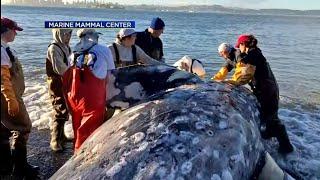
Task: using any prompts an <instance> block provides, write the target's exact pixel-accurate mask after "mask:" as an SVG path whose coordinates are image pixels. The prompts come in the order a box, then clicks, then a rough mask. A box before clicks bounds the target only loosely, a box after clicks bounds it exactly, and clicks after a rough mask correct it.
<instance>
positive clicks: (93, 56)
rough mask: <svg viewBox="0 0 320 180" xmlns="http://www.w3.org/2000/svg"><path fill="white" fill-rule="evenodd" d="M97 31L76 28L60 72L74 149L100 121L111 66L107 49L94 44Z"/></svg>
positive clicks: (102, 116)
mask: <svg viewBox="0 0 320 180" xmlns="http://www.w3.org/2000/svg"><path fill="white" fill-rule="evenodd" d="M99 34H101V33H99V32H96V31H95V30H94V29H79V30H78V31H77V36H78V37H79V38H80V42H79V43H77V44H76V45H75V47H74V51H73V53H72V54H71V56H70V58H69V61H70V63H69V66H70V67H69V68H68V69H67V71H66V72H65V73H64V74H63V93H64V96H65V98H66V101H67V106H68V107H69V111H70V114H71V116H72V124H73V131H74V149H75V153H77V152H78V150H79V149H80V147H81V145H82V143H83V142H84V141H85V140H86V139H87V137H89V136H90V134H92V133H93V132H94V131H95V129H97V128H98V127H99V126H100V125H101V124H102V123H103V122H104V113H105V104H106V103H105V102H106V94H107V88H106V87H107V78H108V77H107V76H108V74H109V72H110V71H111V70H112V69H115V66H114V63H113V58H112V54H111V52H110V49H109V48H107V47H105V46H103V45H100V44H98V39H99Z"/></svg>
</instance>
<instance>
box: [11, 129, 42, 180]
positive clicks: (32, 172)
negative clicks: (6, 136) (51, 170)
mask: <svg viewBox="0 0 320 180" xmlns="http://www.w3.org/2000/svg"><path fill="white" fill-rule="evenodd" d="M12 132H13V136H12V157H13V173H12V174H13V176H14V177H16V178H26V179H36V177H37V175H38V170H39V168H38V167H36V166H31V165H30V164H28V162H27V141H28V137H29V133H27V132H19V131H12Z"/></svg>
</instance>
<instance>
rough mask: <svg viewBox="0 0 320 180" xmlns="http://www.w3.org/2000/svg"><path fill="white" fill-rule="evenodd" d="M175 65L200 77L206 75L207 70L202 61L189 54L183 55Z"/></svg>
mask: <svg viewBox="0 0 320 180" xmlns="http://www.w3.org/2000/svg"><path fill="white" fill-rule="evenodd" d="M173 66H174V67H176V68H177V69H179V70H182V71H187V72H189V73H192V74H195V75H197V76H199V77H200V78H204V77H205V75H206V70H205V69H204V67H203V64H202V62H201V61H200V60H198V59H193V58H190V57H189V56H183V57H182V58H181V59H179V60H178V61H177V62H175V63H174V64H173Z"/></svg>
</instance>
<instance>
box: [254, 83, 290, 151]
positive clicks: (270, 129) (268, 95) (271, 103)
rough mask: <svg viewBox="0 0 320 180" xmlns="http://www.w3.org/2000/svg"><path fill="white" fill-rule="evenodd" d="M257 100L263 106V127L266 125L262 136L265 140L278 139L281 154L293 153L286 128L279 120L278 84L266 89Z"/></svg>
mask: <svg viewBox="0 0 320 180" xmlns="http://www.w3.org/2000/svg"><path fill="white" fill-rule="evenodd" d="M257 98H258V101H259V102H260V105H261V109H260V114H261V122H262V125H263V123H265V127H266V128H265V129H264V130H263V131H261V136H262V137H263V138H265V139H268V138H271V137H276V138H277V140H278V142H279V152H281V153H289V152H292V151H293V146H292V145H291V143H290V140H289V137H288V134H287V131H286V128H285V126H284V125H283V124H282V123H281V121H280V119H279V118H278V109H279V93H278V89H277V86H276V84H274V85H273V86H272V84H271V85H270V86H267V87H265V90H264V92H263V93H261V96H259V97H257ZM262 129H263V128H262Z"/></svg>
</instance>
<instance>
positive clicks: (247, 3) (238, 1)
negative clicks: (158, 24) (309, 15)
mask: <svg viewBox="0 0 320 180" xmlns="http://www.w3.org/2000/svg"><path fill="white" fill-rule="evenodd" d="M67 1H68V0H67ZM109 2H113V3H116V2H117V3H119V4H148V5H159V4H160V5H170V6H171V5H213V4H217V5H222V6H227V7H240V8H253V9H266V8H278V9H296V10H309V9H318V10H320V0H109Z"/></svg>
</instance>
